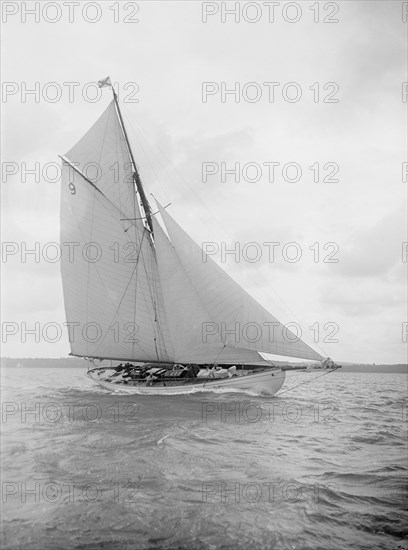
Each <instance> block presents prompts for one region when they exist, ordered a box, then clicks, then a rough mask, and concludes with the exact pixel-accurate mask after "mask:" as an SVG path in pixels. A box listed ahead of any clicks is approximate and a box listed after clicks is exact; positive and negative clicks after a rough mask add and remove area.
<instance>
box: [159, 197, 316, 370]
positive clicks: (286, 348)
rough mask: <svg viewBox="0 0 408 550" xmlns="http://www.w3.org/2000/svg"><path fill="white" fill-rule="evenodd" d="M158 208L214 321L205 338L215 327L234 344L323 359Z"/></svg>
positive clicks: (182, 263)
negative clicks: (204, 252)
mask: <svg viewBox="0 0 408 550" xmlns="http://www.w3.org/2000/svg"><path fill="white" fill-rule="evenodd" d="M158 207H159V210H160V214H161V217H162V219H163V221H164V223H165V226H166V229H167V231H168V234H169V236H170V239H171V242H172V243H173V246H174V249H175V251H176V254H177V257H178V259H179V262H180V264H181V266H182V268H183V270H184V272H185V276H186V277H187V278H188V280H189V281H190V283H191V285H192V286H193V288H194V290H195V292H196V295H197V297H198V299H199V300H200V302H201V304H205V309H206V311H207V313H208V318H209V320H210V321H211V322H212V323H213V325H212V326H211V325H205V326H204V327H203V333H204V334H205V335H206V336H207V337H209V336H210V335H211V333H212V332H213V331H215V330H217V331H218V334H219V335H220V336H221V339H222V341H223V342H225V343H226V344H227V345H231V346H234V347H243V348H248V349H252V350H254V351H260V352H266V353H271V354H276V355H283V356H288V357H299V358H303V359H317V360H320V359H321V358H322V357H321V355H319V354H318V353H317V352H316V351H315V350H313V349H312V348H311V347H310V346H308V345H307V344H306V343H305V342H303V341H302V340H301V339H300V338H298V337H297V335H295V334H293V333H292V332H291V331H290V330H288V329H287V328H286V327H285V326H284V325H283V324H282V323H280V321H278V320H277V319H276V318H275V317H274V316H273V315H271V314H270V313H269V312H268V311H267V310H266V309H265V308H263V307H262V306H261V305H260V304H259V303H258V302H257V301H256V300H255V299H254V298H252V297H251V296H250V295H249V294H248V293H247V292H246V291H245V290H243V289H242V288H241V287H240V285H238V284H237V283H236V282H235V281H234V280H233V279H232V278H231V277H230V276H229V275H228V274H227V273H226V272H225V271H223V270H222V269H221V268H220V267H219V266H218V265H217V264H216V263H215V262H214V261H213V260H212V259H211V258H209V257H208V256H206V255H205V254H203V252H202V250H201V248H200V247H199V246H198V245H197V244H196V243H195V242H194V241H193V240H192V239H191V238H190V237H189V236H188V235H187V234H186V233H185V231H184V230H183V229H182V228H181V227H180V226H179V225H178V224H177V223H176V221H175V220H174V219H173V218H172V217H171V216H170V214H168V212H167V211H166V210H164V209H163V208H162V207H161V205H160V204H159V203H158Z"/></svg>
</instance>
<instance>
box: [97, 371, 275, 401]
mask: <svg viewBox="0 0 408 550" xmlns="http://www.w3.org/2000/svg"><path fill="white" fill-rule="evenodd" d="M98 370H99V369H92V370H91V371H89V372H88V377H89V378H90V379H91V380H93V381H94V382H97V383H98V384H99V385H100V386H102V387H103V388H105V389H106V390H110V391H113V392H117V391H120V392H125V393H130V394H136V395H182V394H186V393H192V392H211V391H214V390H215V391H218V390H224V391H226V392H227V391H229V390H231V391H234V392H236V391H243V392H245V391H251V392H255V393H258V394H261V395H267V396H272V395H275V394H276V393H277V392H278V391H279V390H280V388H281V387H282V385H283V383H284V381H285V372H284V371H280V370H279V371H273V372H271V371H262V372H259V373H256V372H255V373H250V374H247V375H245V376H236V377H233V378H220V379H211V380H207V379H205V378H204V379H203V382H202V383H200V382H195V383H193V384H189V383H186V384H183V385H174V386H159V385H153V386H146V385H134V386H133V385H126V384H123V383H121V382H110V381H106V380H102V379H101V378H100V377H99V375H98V372H97V371H98Z"/></svg>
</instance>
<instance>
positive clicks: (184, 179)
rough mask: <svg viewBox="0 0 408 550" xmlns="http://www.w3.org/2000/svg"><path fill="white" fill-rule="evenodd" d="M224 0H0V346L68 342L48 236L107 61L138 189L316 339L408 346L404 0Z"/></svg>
mask: <svg viewBox="0 0 408 550" xmlns="http://www.w3.org/2000/svg"><path fill="white" fill-rule="evenodd" d="M77 4H78V5H77ZM237 6H238V7H235V2H220V3H215V2H196V1H191V2H190V1H179V2H175V1H171V0H170V1H157V2H113V1H112V2H111V1H110V0H106V1H103V2H78V3H76V2H65V3H59V4H58V5H56V3H55V2H3V3H2V10H3V12H2V21H3V23H2V80H3V83H2V93H3V96H2V104H1V107H2V138H3V139H2V158H3V165H2V170H3V173H2V195H1V199H2V281H3V284H2V351H1V355H2V356H9V357H63V356H66V355H67V354H68V353H69V351H70V350H69V343H68V334H67V332H66V330H65V328H64V325H63V323H64V322H65V313H64V303H63V294H62V282H61V276H60V262H59V261H55V262H53V261H51V260H50V259H47V257H46V258H44V254H43V252H44V250H50V249H49V248H47V243H54V242H56V243H58V242H59V208H60V206H59V201H60V181H59V177H58V170H57V168H56V163H58V162H59V159H58V155H63V154H64V153H66V152H67V151H68V150H69V149H70V148H71V147H72V146H73V145H74V144H75V143H76V142H77V141H78V140H79V138H80V137H81V136H82V135H83V134H84V133H85V132H86V131H87V130H88V129H89V127H90V126H91V125H92V124H93V123H94V122H95V121H96V119H97V118H98V117H99V116H100V114H101V113H102V112H103V110H104V109H105V108H106V106H107V105H108V103H109V101H110V100H111V93H110V90H109V89H107V88H105V89H103V90H101V91H100V94H99V95H98V90H97V88H96V87H95V85H94V83H95V82H96V81H98V80H100V79H102V78H104V77H106V76H108V75H110V77H111V79H112V82H114V83H116V84H115V86H116V89H117V91H118V94H119V99H120V101H121V105H122V112H123V115H124V117H125V120H126V124H127V127H128V131H129V137H130V141H131V144H132V148H133V151H134V155H135V157H136V162H137V164H138V166H139V170H140V173H141V176H142V179H143V182H144V184H145V187H146V190H147V193H148V194H149V196H150V193H153V194H154V195H155V196H156V197H157V198H158V199H159V200H160V202H161V203H162V204H167V203H169V202H171V207H170V209H169V212H170V213H171V215H172V216H173V217H175V219H176V220H177V221H178V222H179V223H180V224H181V225H182V226H183V228H184V229H185V230H186V231H187V232H188V233H189V234H190V235H191V236H192V237H193V238H194V239H195V241H196V242H197V243H198V244H199V245H200V246H206V247H208V246H212V248H211V250H212V251H214V252H216V251H218V252H217V253H214V255H213V256H212V257H213V258H214V259H215V260H216V261H218V262H219V263H220V264H221V265H222V266H223V267H224V269H225V270H226V271H227V272H228V273H229V274H230V275H231V276H232V277H234V278H235V279H236V280H237V281H238V282H240V283H241V284H242V285H243V286H244V288H245V289H246V290H247V291H248V292H249V293H250V294H252V295H253V296H254V297H255V298H256V299H257V300H259V301H260V302H261V303H262V304H263V305H264V306H265V307H266V308H267V309H268V310H270V311H271V312H272V313H273V314H274V315H276V316H277V317H278V318H279V319H280V320H281V321H282V322H284V323H290V322H292V323H293V322H296V323H299V326H301V327H302V331H303V332H302V336H303V337H304V338H305V340H306V341H307V342H308V343H312V345H314V346H315V348H316V349H317V351H319V352H320V353H322V354H323V355H327V356H330V357H333V358H334V359H335V360H338V361H340V362H341V361H350V362H353V361H354V362H362V363H374V362H375V363H401V362H404V363H405V362H406V361H407V343H406V340H407V337H406V332H407V331H406V321H407V306H406V304H407V296H406V280H407V277H406V274H407V271H406V269H407V263H406V261H405V262H404V261H403V260H404V256H403V243H404V242H406V241H408V238H407V214H406V205H407V200H406V199H407V187H406V179H405V181H404V177H403V175H402V173H403V162H404V161H406V148H407V141H406V107H407V104H406V101H405V102H404V101H403V93H402V91H403V82H406V81H407V80H408V78H407V74H406V66H407V59H406V52H407V47H406V34H407V23H406V21H404V19H405V18H404V15H403V12H404V8H403V3H402V2H394V1H384V2H383V1H375V2H363V1H362V2H358V1H357V2H351V1H338V2H319V4H317V3H313V2H305V1H299V2H297V3H296V2H295V3H294V2H278V3H277V4H276V5H275V6H273V5H271V3H268V2H266V3H265V2H258V3H256V2H249V3H241V4H237ZM272 8H273V13H272V11H271V10H272ZM234 9H235V13H234V12H233V10H234ZM33 10H34V13H33ZM69 83H71V84H69ZM265 83H266V84H265ZM272 83H273V84H272ZM29 90H35V93H31V94H30V93H29V92H27V91H29ZM228 90H229V91H230V93H226V92H228ZM231 90H235V93H231ZM271 163H276V164H274V165H272V164H271ZM272 166H275V168H274V172H273V176H274V177H272V172H271V170H272V168H271V167H272ZM311 166H313V168H310V167H311ZM35 167H37V168H36V170H37V173H35V170H34V173H32V172H31V173H30V172H27V170H33V169H35ZM234 168H237V172H236V175H234V174H231V172H229V173H228V172H227V173H224V172H225V170H227V171H228V170H232V169H234ZM203 173H204V175H203ZM204 176H205V177H204ZM315 180H317V181H315ZM35 243H38V244H37V245H36V244H35ZM203 243H212V245H204V244H203ZM249 243H252V245H250V244H249ZM264 243H267V244H266V245H265V244H264ZM268 243H269V244H268ZM270 243H277V244H275V245H273V251H274V254H273V256H271V244H270ZM35 247H37V249H36V250H37V254H28V255H26V254H25V250H27V249H35ZM232 248H233V249H234V250H235V251H236V254H235V255H233V254H226V255H225V254H224V255H223V252H225V251H226V250H227V249H228V250H230V249H232ZM46 254H47V253H45V255H46ZM295 259H297V261H294V260H295ZM223 260H225V261H223ZM255 260H256V261H255ZM49 323H52V324H53V325H54V326H55V325H58V326H59V327H62V330H61V336H60V337H58V338H55V340H56V341H53V342H51V341H50V340H52V339H53V338H52V336H50V337H47V333H46V335H45V337H44V334H43V332H44V331H43V329H44V327H46V326H48V324H49ZM404 323H405V324H404ZM310 327H313V328H310ZM32 329H34V333H31V334H30V333H27V330H32ZM56 334H57V333H56Z"/></svg>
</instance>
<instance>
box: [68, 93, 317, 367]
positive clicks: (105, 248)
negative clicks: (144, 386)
mask: <svg viewBox="0 0 408 550" xmlns="http://www.w3.org/2000/svg"><path fill="white" fill-rule="evenodd" d="M139 200H140V203H141V204H139ZM146 204H147V206H146ZM159 211H160V215H161V218H162V220H163V223H164V226H165V228H166V230H167V234H168V236H167V234H166V233H165V231H164V229H162V227H161V226H160V224H159V223H158V221H157V220H156V217H155V216H153V215H152V214H151V211H150V206H149V204H148V203H147V199H146V196H145V195H144V190H143V187H142V185H141V180H140V177H139V174H138V172H137V169H136V166H135V165H134V161H133V156H132V153H131V149H130V146H129V143H128V141H127V135H126V131H125V128H124V126H123V121H122V118H121V114H120V111H119V106H118V104H117V101H116V97H115V96H114V100H113V101H112V102H111V103H110V104H109V106H108V107H107V109H106V110H105V112H104V113H103V114H102V116H101V117H100V118H99V120H98V121H97V122H96V123H95V124H94V125H93V126H92V128H91V129H90V130H89V131H88V132H87V133H86V134H85V136H84V137H83V138H82V139H81V140H80V141H79V142H78V143H77V144H76V145H75V146H74V147H73V148H72V149H71V150H70V151H69V152H68V153H67V154H66V155H65V157H64V158H63V169H62V191H61V243H62V245H63V250H64V251H67V253H66V254H63V257H62V267H61V269H62V279H63V288H64V300H65V309H66V316H67V325H68V332H69V337H70V343H71V352H72V354H74V355H80V356H85V357H97V358H101V359H117V360H128V361H149V362H152V361H154V362H180V363H197V364H209V363H224V364H233V363H241V364H245V363H246V364H248V363H259V362H263V361H264V360H263V358H262V357H261V356H260V355H259V352H266V353H271V354H277V355H284V356H290V357H299V358H303V359H315V360H316V359H317V360H320V359H321V356H320V355H319V354H318V353H316V352H315V351H314V350H313V349H312V348H311V347H310V346H308V345H307V344H306V343H305V342H303V341H302V340H301V339H299V338H298V337H297V335H295V334H293V333H292V332H291V331H290V330H288V329H286V327H284V325H282V323H280V322H279V321H278V320H277V319H276V318H275V317H274V316H272V315H271V314H270V313H269V312H268V311H267V310H265V309H264V308H263V307H262V306H261V305H260V304H259V303H258V302H257V301H256V300H254V299H253V298H252V297H251V296H250V295H249V294H248V293H247V292H245V291H244V290H243V289H242V288H241V287H240V286H239V285H238V284H237V283H236V282H235V281H234V280H233V279H231V277H230V276H229V275H227V274H226V273H225V272H224V271H223V270H222V269H221V268H220V267H219V266H218V265H217V264H216V263H215V262H214V261H213V260H212V259H211V258H208V257H205V256H203V254H202V251H201V248H200V247H199V246H198V245H197V244H196V243H195V242H194V241H193V240H192V239H191V238H190V237H189V236H188V235H187V234H186V233H185V232H184V230H183V229H182V228H181V227H180V226H179V225H178V224H177V222H176V221H175V220H174V219H173V218H172V217H171V216H170V214H169V213H168V212H167V211H166V210H165V209H163V208H162V207H161V206H160V205H159Z"/></svg>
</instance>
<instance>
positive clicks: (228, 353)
mask: <svg viewBox="0 0 408 550" xmlns="http://www.w3.org/2000/svg"><path fill="white" fill-rule="evenodd" d="M153 228H154V242H155V247H156V254H157V263H158V268H159V275H160V281H161V286H162V290H163V297H164V304H165V309H166V313H167V319H168V323H169V331H170V335H171V338H172V342H173V347H174V353H175V356H176V361H177V362H179V363H198V364H200V363H201V364H202V363H219V364H232V363H240V364H245V363H252V364H253V363H260V364H261V363H265V364H267V363H266V362H265V361H264V360H263V358H262V357H261V356H260V355H259V354H258V352H256V351H254V350H249V349H243V348H242V347H238V348H234V347H233V346H228V345H225V344H224V343H223V342H222V340H221V335H220V334H217V333H214V334H207V333H205V332H203V329H204V327H205V326H206V324H208V325H210V326H211V325H212V319H211V316H210V314H209V313H208V311H207V309H206V304H205V303H203V302H201V300H200V297H199V296H198V294H197V292H196V290H195V288H194V286H193V284H192V282H191V281H190V280H189V278H188V276H187V274H186V272H185V270H184V268H183V266H182V264H181V262H180V260H179V259H178V256H177V254H176V251H175V250H174V248H173V245H172V244H171V243H170V241H169V239H168V238H167V236H166V235H165V233H164V231H163V229H162V228H161V227H160V225H159V223H158V222H157V221H156V219H155V218H153ZM210 332H212V331H210Z"/></svg>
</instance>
